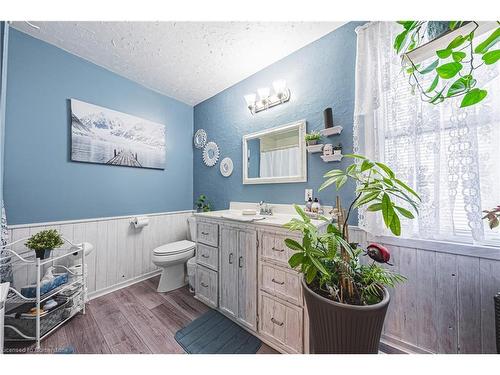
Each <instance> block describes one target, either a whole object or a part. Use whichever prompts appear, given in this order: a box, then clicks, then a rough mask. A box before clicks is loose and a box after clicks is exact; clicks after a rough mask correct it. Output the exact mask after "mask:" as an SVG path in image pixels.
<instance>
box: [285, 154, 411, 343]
mask: <svg viewBox="0 0 500 375" xmlns="http://www.w3.org/2000/svg"><path fill="white" fill-rule="evenodd" d="M345 156H346V157H351V158H354V159H357V160H358V162H357V163H354V164H352V165H350V166H349V167H347V168H346V169H345V170H340V169H335V170H332V171H330V172H328V173H327V174H326V175H325V177H326V178H327V180H326V181H325V182H324V183H323V185H322V186H321V187H320V190H322V189H325V188H326V187H328V186H330V185H333V184H335V185H336V187H337V190H340V189H341V188H342V186H344V185H345V183H346V182H347V181H348V180H353V181H355V182H356V183H357V188H356V198H355V199H354V200H353V201H352V202H351V204H350V206H349V208H348V210H347V212H346V211H345V210H343V209H342V207H341V205H340V200H339V198H338V197H337V207H336V208H335V209H334V212H333V216H334V219H336V220H333V221H332V220H328V219H327V218H322V219H323V220H327V221H330V222H329V223H328V224H327V227H326V231H322V232H320V231H319V230H318V228H317V227H316V226H315V225H314V224H313V223H312V222H311V219H310V218H309V217H308V216H307V215H306V214H305V213H304V211H303V210H302V209H301V208H300V207H299V206H295V209H296V210H297V213H298V214H299V215H300V219H292V220H291V221H290V222H289V223H287V224H286V225H285V226H286V227H287V228H289V229H290V230H292V231H300V232H301V233H302V243H299V242H297V241H295V240H293V239H290V238H287V239H286V240H285V243H286V245H287V246H288V247H289V248H291V249H292V250H295V253H294V254H293V255H292V256H291V257H290V259H289V264H290V266H291V267H292V268H296V269H298V270H299V271H300V272H301V273H302V274H303V279H302V287H303V290H304V295H305V299H306V305H307V310H308V313H309V336H310V351H311V353H377V352H378V346H379V342H380V336H381V333H382V327H383V323H384V319H385V314H386V311H387V307H388V305H389V300H390V298H389V293H388V291H387V289H386V287H394V286H395V285H396V284H397V283H399V282H402V281H404V280H405V277H404V276H402V275H399V274H397V273H394V272H392V271H391V270H390V269H388V268H387V267H386V266H385V265H383V264H387V263H388V262H389V260H390V254H389V252H388V251H387V249H385V248H384V247H383V246H380V245H377V244H370V245H369V246H368V247H367V249H362V248H360V247H359V246H358V245H357V244H353V243H350V242H349V228H348V220H349V216H350V214H351V213H352V210H353V209H355V208H357V207H361V206H365V205H368V207H367V210H368V211H370V212H374V213H381V214H382V217H383V221H384V223H385V226H386V227H387V228H388V229H390V230H391V232H392V233H394V234H395V235H397V236H399V235H400V233H401V221H400V216H402V217H405V218H408V219H412V218H414V214H413V212H415V213H418V202H419V201H420V198H419V196H418V194H417V193H416V192H415V191H414V190H413V189H411V188H410V187H409V186H408V185H407V184H406V183H404V182H403V181H401V180H399V179H398V178H397V177H396V176H395V174H394V172H393V171H392V170H391V169H390V168H389V167H387V166H386V165H385V164H383V163H379V162H374V161H370V160H369V159H367V158H365V157H363V156H361V155H345ZM363 255H367V256H368V257H369V258H371V260H368V258H365V257H362V256H363ZM364 260H367V261H364Z"/></svg>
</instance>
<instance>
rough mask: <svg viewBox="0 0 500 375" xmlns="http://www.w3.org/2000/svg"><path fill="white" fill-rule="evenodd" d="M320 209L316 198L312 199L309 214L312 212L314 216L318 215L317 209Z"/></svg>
mask: <svg viewBox="0 0 500 375" xmlns="http://www.w3.org/2000/svg"><path fill="white" fill-rule="evenodd" d="M320 208H321V205H320V204H319V200H318V198H314V202H313V204H312V206H311V212H314V213H315V214H317V213H319V209H320Z"/></svg>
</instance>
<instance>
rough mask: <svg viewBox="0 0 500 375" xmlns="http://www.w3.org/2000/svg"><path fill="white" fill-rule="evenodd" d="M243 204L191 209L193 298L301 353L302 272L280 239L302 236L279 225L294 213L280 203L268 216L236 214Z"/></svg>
mask: <svg viewBox="0 0 500 375" xmlns="http://www.w3.org/2000/svg"><path fill="white" fill-rule="evenodd" d="M247 206H248V204H246V206H245V204H239V203H231V208H230V210H224V211H213V212H207V213H197V214H195V216H196V223H197V250H196V260H197V268H196V287H195V292H196V295H195V297H196V298H197V299H199V300H200V301H202V302H204V303H205V304H207V305H208V306H210V307H213V308H215V309H217V310H219V311H220V312H221V313H223V314H224V315H226V316H227V317H229V318H231V319H233V320H234V321H235V322H237V323H238V324H240V325H241V326H242V327H244V328H246V329H247V330H249V331H251V332H252V333H253V334H254V335H256V336H257V337H259V338H260V339H261V340H262V341H264V342H265V343H267V344H268V345H270V346H272V347H274V348H275V349H276V350H278V351H280V352H283V353H306V352H308V348H307V347H306V345H305V343H306V342H308V340H307V326H308V323H307V316H306V309H305V307H304V298H303V295H302V286H301V283H300V277H301V276H300V274H299V273H298V272H297V271H295V270H293V269H291V268H290V267H289V265H288V259H289V258H290V256H291V255H292V254H293V251H292V250H291V249H289V248H288V247H286V246H285V243H284V240H285V238H294V239H296V240H298V241H301V236H300V233H297V232H290V231H289V230H287V229H286V228H283V224H285V223H287V222H288V221H290V219H291V218H293V217H298V215H295V214H293V212H294V211H293V207H291V206H284V205H283V207H281V213H275V214H274V215H273V216H269V217H265V218H264V219H262V217H261V216H258V215H257V216H254V217H248V216H245V215H242V214H241V209H242V208H243V207H247ZM280 206H281V205H280ZM252 219H253V220H252ZM314 223H315V225H317V226H318V227H320V226H323V225H325V223H324V222H323V221H314Z"/></svg>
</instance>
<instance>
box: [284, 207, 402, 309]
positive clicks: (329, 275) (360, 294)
mask: <svg viewBox="0 0 500 375" xmlns="http://www.w3.org/2000/svg"><path fill="white" fill-rule="evenodd" d="M295 210H296V211H297V213H298V214H299V215H300V217H301V219H292V220H291V221H290V222H289V223H287V224H286V225H285V227H287V228H289V229H290V230H293V231H301V232H302V236H303V237H302V243H299V242H297V241H296V240H294V239H291V238H287V239H285V244H286V245H287V246H288V247H289V248H290V249H292V250H294V251H295V253H294V254H293V255H292V256H291V257H290V259H289V261H288V263H289V264H290V267H292V268H296V269H298V270H299V271H300V272H301V273H303V274H304V278H305V281H306V283H307V284H308V285H309V286H310V287H312V288H313V290H315V292H316V293H318V294H320V295H322V296H324V297H326V298H329V299H331V300H333V301H337V302H341V303H349V304H353V305H370V304H374V303H377V302H380V300H381V298H382V296H383V288H384V287H385V286H390V287H394V286H395V285H396V284H397V283H400V282H403V281H404V280H405V277H404V276H402V275H399V274H397V273H394V272H392V271H390V270H388V269H386V268H383V267H382V266H380V265H379V264H377V263H375V261H373V262H372V263H370V264H362V263H361V259H360V256H361V255H362V254H363V250H362V249H360V248H358V247H357V245H356V244H349V243H348V242H347V241H346V240H345V239H344V237H343V235H342V232H341V231H340V230H339V229H338V228H337V227H336V226H335V225H334V224H333V223H329V224H328V226H327V230H326V233H323V234H320V233H319V231H318V229H317V227H316V226H315V225H314V224H312V222H311V219H310V218H309V217H308V216H307V215H306V214H305V213H304V211H303V210H302V209H301V208H300V207H299V206H295ZM322 219H323V220H327V219H326V218H322ZM346 255H347V256H346Z"/></svg>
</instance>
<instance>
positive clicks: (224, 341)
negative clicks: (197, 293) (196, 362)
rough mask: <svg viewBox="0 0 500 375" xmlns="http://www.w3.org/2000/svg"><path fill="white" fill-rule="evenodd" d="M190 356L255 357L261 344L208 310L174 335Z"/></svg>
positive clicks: (224, 318)
mask: <svg viewBox="0 0 500 375" xmlns="http://www.w3.org/2000/svg"><path fill="white" fill-rule="evenodd" d="M175 340H176V341H177V342H178V343H179V344H180V346H182V348H183V349H184V350H185V351H186V352H187V353H190V354H255V353H257V350H259V348H260V346H261V345H262V342H261V341H260V340H259V339H258V338H257V337H255V336H253V335H251V334H250V333H248V332H247V331H245V330H244V329H243V328H241V327H240V326H239V325H237V324H236V323H234V322H233V321H232V320H230V319H228V318H226V317H225V316H224V315H222V314H221V313H219V312H217V311H215V310H210V311H207V312H206V313H205V314H203V315H202V316H200V317H199V318H198V319H195V320H193V321H192V322H191V323H189V324H188V325H187V326H186V327H184V328H182V329H180V330H179V331H177V333H176V334H175Z"/></svg>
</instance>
